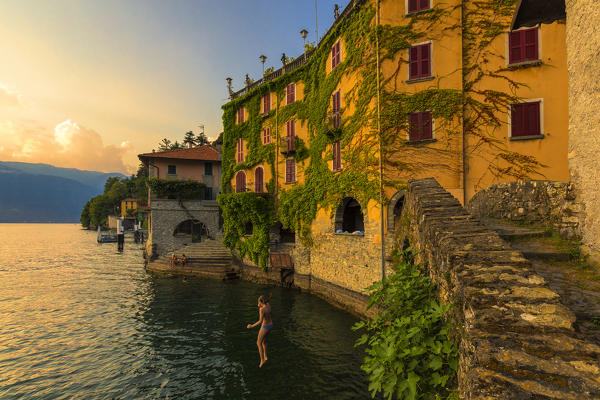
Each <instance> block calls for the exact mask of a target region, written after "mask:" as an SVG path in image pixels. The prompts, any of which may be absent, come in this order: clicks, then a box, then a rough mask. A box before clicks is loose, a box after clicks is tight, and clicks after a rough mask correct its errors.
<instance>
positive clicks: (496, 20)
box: [220, 0, 569, 293]
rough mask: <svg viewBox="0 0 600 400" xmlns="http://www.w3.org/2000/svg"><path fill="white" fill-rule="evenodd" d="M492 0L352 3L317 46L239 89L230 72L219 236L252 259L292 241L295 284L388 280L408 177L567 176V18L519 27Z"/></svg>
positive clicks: (445, 182) (475, 185)
mask: <svg viewBox="0 0 600 400" xmlns="http://www.w3.org/2000/svg"><path fill="white" fill-rule="evenodd" d="M486 4H487V3H486ZM486 4H479V3H477V4H476V2H474V1H458V0H453V1H449V2H443V3H440V2H433V1H429V0H422V1H407V2H397V1H390V0H384V1H380V2H377V1H374V0H364V1H359V0H356V1H350V3H349V4H348V6H347V7H346V8H345V9H344V11H343V12H342V13H341V14H340V15H339V16H337V17H336V20H335V22H334V24H333V26H332V27H331V28H330V29H329V31H328V32H327V33H326V34H325V36H324V37H323V38H322V39H321V40H320V42H319V43H318V45H317V47H316V49H314V50H309V51H307V52H306V53H304V54H302V55H301V56H299V57H298V58H296V59H295V60H290V59H288V58H287V57H285V55H284V56H283V57H282V64H283V65H282V67H281V68H280V69H279V70H276V71H274V72H273V73H271V74H269V75H266V76H264V77H262V78H261V79H258V80H256V81H252V80H251V79H247V80H246V84H245V87H244V88H243V89H241V90H239V91H234V90H233V89H232V87H231V80H229V91H230V101H229V102H228V103H227V104H225V105H224V106H223V126H224V134H223V176H222V186H223V192H224V193H227V192H231V194H229V193H228V194H223V195H222V196H221V197H220V203H221V206H222V207H224V209H223V216H224V219H225V226H226V227H227V226H229V229H228V228H226V231H225V243H226V244H227V245H228V246H230V247H232V248H233V249H235V250H236V251H237V253H238V255H239V256H240V257H241V258H243V259H244V262H245V263H246V264H248V265H254V266H256V265H259V264H262V265H263V266H264V265H265V260H268V259H269V257H268V255H269V253H271V254H273V253H275V252H285V253H288V254H290V255H291V256H292V259H293V263H294V268H295V282H296V283H298V284H299V286H302V285H310V284H311V282H312V284H313V285H314V284H315V282H320V284H321V283H322V284H323V285H326V286H327V287H330V288H334V289H331V290H341V291H345V290H349V291H351V292H353V293H360V292H361V291H362V290H363V289H364V288H365V287H367V286H369V285H370V284H371V283H372V282H374V281H377V280H380V279H381V276H382V272H383V271H382V268H383V267H382V265H381V264H382V258H383V257H382V254H381V247H382V241H383V242H385V250H386V253H389V252H390V251H391V248H392V238H393V234H394V231H395V229H396V227H397V226H398V224H402V223H403V222H402V221H400V220H399V215H400V213H401V210H402V205H403V196H404V192H403V187H404V185H405V183H406V182H407V181H408V180H409V179H411V178H423V177H434V178H435V179H436V180H437V181H438V182H439V183H440V184H441V185H442V186H443V187H444V188H445V189H446V190H447V191H448V192H450V193H451V194H452V195H453V196H455V197H456V198H457V199H459V200H460V202H461V203H463V204H466V203H468V201H469V200H470V199H471V198H472V197H473V196H474V195H475V194H476V193H477V192H478V191H480V190H482V189H485V188H487V187H489V186H490V185H492V184H494V183H497V182H506V181H515V180H518V179H526V178H538V179H540V178H543V179H550V180H557V181H567V180H568V179H569V170H568V159H567V152H568V140H569V136H568V117H569V113H568V103H567V98H568V97H567V66H566V44H565V37H566V33H565V24H564V18H563V17H561V16H558V17H557V18H553V19H551V20H545V21H538V22H536V23H534V24H532V25H530V26H529V25H528V26H524V27H519V28H518V29H514V30H511V23H512V20H513V16H514V14H515V5H513V4H511V5H509V4H508V2H506V3H498V4H496V5H495V6H494V7H496V8H495V9H491V8H489V7H491V6H492V3H490V4H488V5H487V6H486ZM486 7H487V8H486ZM539 22H544V23H539ZM377 25H379V27H377ZM376 32H379V34H378V36H377V37H376ZM380 161H381V162H380ZM380 182H381V183H382V186H383V190H382V191H381V190H380V186H379V185H380ZM248 192H251V193H256V194H260V196H261V198H263V199H264V202H263V201H260V202H259V201H255V200H253V199H251V197H249V196H248ZM380 193H381V194H382V195H383V196H382V197H383V205H382V202H381V200H380ZM236 196H238V197H237V198H236ZM264 203H268V204H271V205H272V209H273V210H275V211H274V215H273V221H272V222H273V224H272V225H269V226H267V224H266V223H265V222H264V220H260V219H259V218H257V217H255V215H260V212H259V211H258V210H253V208H252V207H258V206H260V207H264ZM227 205H229V208H228V206H227ZM236 207H237V208H238V209H244V210H245V213H244V214H243V215H241V214H240V213H238V212H235V209H234V208H236ZM238 225H240V226H241V227H240V226H238ZM282 230H284V231H282ZM290 231H291V234H290ZM240 232H243V233H244V234H240ZM284 238H288V239H286V240H284ZM289 238H293V240H292V239H289ZM299 239H301V240H299ZM283 244H285V246H287V247H285V248H282V247H281V246H282V245H283ZM267 263H268V262H267ZM302 282H304V283H302ZM336 288H337V289H336Z"/></svg>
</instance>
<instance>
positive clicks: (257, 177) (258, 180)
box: [254, 167, 265, 193]
mask: <svg viewBox="0 0 600 400" xmlns="http://www.w3.org/2000/svg"><path fill="white" fill-rule="evenodd" d="M263 181H264V171H263V169H262V167H258V168H256V170H254V191H255V192H256V193H263V192H264V191H265V190H264V184H263Z"/></svg>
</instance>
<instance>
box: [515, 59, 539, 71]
mask: <svg viewBox="0 0 600 400" xmlns="http://www.w3.org/2000/svg"><path fill="white" fill-rule="evenodd" d="M542 64H543V63H542V60H539V59H538V60H531V61H522V62H518V63H514V64H508V65H507V66H506V68H508V69H510V70H515V69H522V68H529V67H539V66H540V65H542Z"/></svg>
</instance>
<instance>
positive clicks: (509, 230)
mask: <svg viewBox="0 0 600 400" xmlns="http://www.w3.org/2000/svg"><path fill="white" fill-rule="evenodd" d="M482 222H483V223H484V225H486V226H487V227H488V228H489V229H492V230H494V231H496V232H497V233H498V234H499V235H500V237H502V238H503V239H504V240H506V241H508V242H509V243H510V244H511V246H512V247H513V248H514V249H516V250H519V251H520V252H521V253H523V255H524V256H525V257H526V258H527V259H528V260H529V261H530V262H531V264H532V267H533V268H534V270H535V272H537V273H538V274H539V275H541V276H542V277H543V278H544V279H545V280H546V282H547V283H548V286H550V288H551V289H552V290H554V291H555V292H556V293H558V294H559V295H560V301H561V303H562V304H563V305H565V306H566V307H568V308H569V309H570V310H571V311H572V312H573V313H574V314H575V316H576V318H577V320H576V321H575V324H574V327H575V329H576V331H578V332H579V333H581V334H582V335H584V336H585V337H586V339H587V340H590V341H592V342H595V343H596V344H598V345H600V271H598V270H597V269H595V268H594V267H592V266H590V265H589V264H587V263H586V262H585V260H582V259H581V258H580V257H579V255H578V252H577V246H576V245H574V244H573V243H572V242H569V241H566V240H563V239H561V238H559V237H557V235H556V234H554V235H552V232H549V231H548V230H546V229H543V228H539V227H529V226H517V225H513V224H510V223H507V222H503V221H498V220H483V221H482Z"/></svg>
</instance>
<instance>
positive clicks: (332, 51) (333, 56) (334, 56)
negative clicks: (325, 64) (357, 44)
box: [331, 44, 337, 69]
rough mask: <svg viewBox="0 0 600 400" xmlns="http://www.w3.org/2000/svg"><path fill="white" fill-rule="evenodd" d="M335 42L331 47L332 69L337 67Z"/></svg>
mask: <svg viewBox="0 0 600 400" xmlns="http://www.w3.org/2000/svg"><path fill="white" fill-rule="evenodd" d="M335 50H336V49H335V44H334V45H333V46H332V47H331V69H334V68H335V67H336V65H337V64H336V63H335V60H336V51H335Z"/></svg>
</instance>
